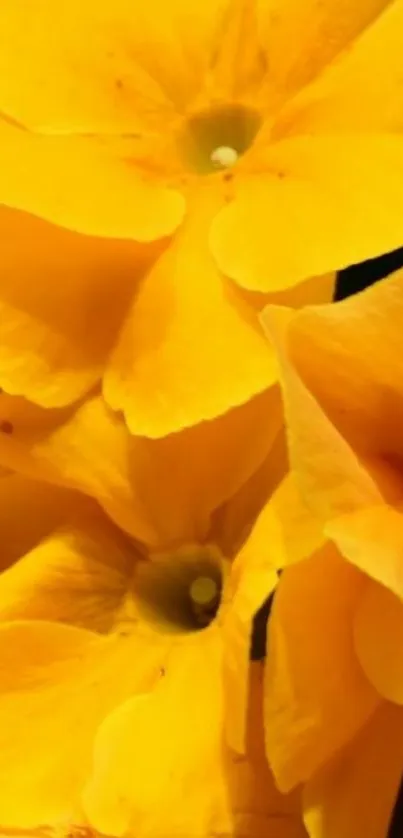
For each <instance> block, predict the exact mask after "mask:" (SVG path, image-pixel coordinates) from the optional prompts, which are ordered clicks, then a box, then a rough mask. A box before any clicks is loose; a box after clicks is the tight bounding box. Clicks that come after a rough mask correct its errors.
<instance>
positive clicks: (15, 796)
mask: <svg viewBox="0 0 403 838" xmlns="http://www.w3.org/2000/svg"><path fill="white" fill-rule="evenodd" d="M130 642H131V649H130V652H129V653H128V649H127V646H126V644H125V642H124V640H123V641H122V640H121V638H119V639H118V640H116V638H99V636H97V635H95V634H93V633H92V632H89V631H86V630H84V629H78V628H73V627H72V626H65V625H56V624H55V623H48V622H46V621H43V622H42V621H37V622H32V621H27V622H24V621H23V622H18V621H16V622H13V623H4V624H3V625H2V626H1V627H0V660H1V675H0V705H1V729H0V741H1V761H0V776H1V784H0V812H1V823H2V826H4V827H7V826H17V827H22V828H23V827H35V826H38V825H40V824H52V823H55V822H56V823H57V822H58V821H61V820H64V819H65V818H69V816H71V813H72V809H74V808H75V807H78V805H79V799H80V793H81V789H82V785H83V783H84V781H85V778H86V775H87V773H88V771H89V770H90V766H91V747H92V741H93V738H94V735H95V732H96V730H97V728H98V726H99V724H100V721H101V720H102V719H103V718H104V717H105V715H106V714H107V713H108V712H109V711H110V710H111V709H112V708H113V707H114V706H116V704H117V703H120V702H121V701H124V700H125V699H126V698H127V697H128V695H131V694H132V693H133V691H136V690H141V689H145V688H147V687H148V688H150V687H151V686H152V684H153V683H154V682H155V680H156V678H157V675H158V668H157V663H158V658H159V655H157V654H155V649H153V648H152V647H151V648H150V650H149V654H148V655H147V657H146V658H143V659H142V658H141V656H140V655H139V654H137V653H136V652H137V650H136V645H135V643H133V641H132V640H131V641H130ZM132 656H133V659H134V660H135V661H136V665H135V666H131V667H130V666H128V665H127V663H128V659H129V660H130V658H131V657H132Z"/></svg>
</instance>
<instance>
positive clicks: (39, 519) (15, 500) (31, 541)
mask: <svg viewBox="0 0 403 838" xmlns="http://www.w3.org/2000/svg"><path fill="white" fill-rule="evenodd" d="M80 505H83V499H82V498H78V497H77V496H75V495H74V493H73V492H68V491H66V490H64V489H58V488H56V487H54V486H52V487H50V486H47V485H46V484H44V483H37V482H36V481H33V480H26V479H25V478H24V477H21V476H20V475H17V474H13V473H10V474H8V475H5V476H4V477H2V478H1V480H0V568H1V570H4V569H5V568H6V567H9V566H10V565H12V564H13V563H14V562H15V561H17V559H19V558H20V557H21V556H24V555H25V553H28V552H29V551H30V550H31V549H32V548H33V547H35V545H36V544H38V542H39V541H41V540H42V539H43V538H46V537H47V536H49V535H50V534H51V533H52V532H53V531H54V530H55V529H57V528H58V527H59V526H60V525H61V524H62V522H63V521H64V520H65V518H66V515H68V514H69V513H70V512H71V511H72V509H75V511H77V506H80ZM84 505H85V504H84ZM22 521H23V522H24V525H23V526H21V522H22ZM3 578H4V574H3V576H1V577H0V579H3Z"/></svg>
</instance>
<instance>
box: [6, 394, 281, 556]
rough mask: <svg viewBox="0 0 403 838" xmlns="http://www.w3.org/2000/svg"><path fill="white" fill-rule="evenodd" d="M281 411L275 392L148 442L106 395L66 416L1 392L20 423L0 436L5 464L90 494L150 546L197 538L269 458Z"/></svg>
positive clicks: (14, 422)
mask: <svg viewBox="0 0 403 838" xmlns="http://www.w3.org/2000/svg"><path fill="white" fill-rule="evenodd" d="M280 411H281V405H280V402H279V398H278V393H277V392H275V391H269V392H267V393H264V394H262V395H261V396H258V397H256V398H255V399H252V400H251V401H249V402H248V403H247V404H245V405H244V406H242V407H240V408H237V409H235V410H233V411H230V412H229V413H227V414H226V415H225V416H223V417H221V418H219V419H217V420H215V421H214V422H206V423H203V424H200V425H198V426H196V427H195V428H190V429H188V430H186V431H183V432H182V433H180V434H173V435H171V436H168V437H165V438H163V439H161V440H148V439H146V438H144V437H131V436H130V434H129V433H128V431H127V428H126V427H125V425H124V423H123V421H122V420H121V419H119V418H118V417H115V416H113V414H112V413H111V412H110V411H108V410H107V409H106V407H105V404H104V403H103V401H102V399H100V398H93V399H89V400H88V401H87V402H85V403H84V404H83V405H81V406H80V407H79V408H78V409H76V411H74V412H71V411H70V413H66V412H63V413H62V414H61V415H60V413H59V412H58V411H49V410H41V409H40V408H36V409H35V408H32V406H31V405H29V404H27V403H25V402H23V401H22V400H21V399H12V398H8V397H7V396H5V395H3V396H1V395H0V419H1V420H3V422H4V421H6V422H9V423H10V425H11V426H12V427H13V433H12V434H5V433H3V434H2V433H0V462H1V463H3V464H4V465H6V466H9V467H10V468H18V470H19V471H22V472H23V473H25V474H28V475H29V476H31V477H37V478H41V479H45V480H49V481H51V482H56V483H62V484H65V485H67V486H70V487H73V488H75V489H79V490H81V491H84V492H86V493H87V494H90V495H92V496H93V497H95V498H96V499H97V500H98V501H99V502H100V503H101V504H102V505H103V506H104V508H105V509H106V511H107V512H108V514H110V515H111V516H112V517H113V518H114V519H115V520H116V522H117V523H118V525H119V526H120V527H122V528H123V529H125V530H127V531H128V532H129V533H130V534H131V535H133V536H134V537H135V538H137V539H139V540H140V541H144V542H146V543H147V544H149V545H150V546H153V547H158V546H160V547H166V546H167V544H169V543H171V542H176V543H177V542H178V541H182V542H184V541H185V542H186V541H188V542H192V541H195V542H197V541H199V540H203V538H205V537H206V534H207V532H208V530H209V527H210V519H211V517H212V515H213V513H214V512H215V510H216V509H217V508H218V507H220V506H221V505H222V504H223V503H224V502H226V501H228V500H229V498H231V497H232V495H234V494H235V493H236V492H237V491H238V490H239V489H240V487H241V486H242V485H243V483H245V482H246V481H247V480H248V479H249V478H250V477H251V475H252V474H253V473H254V472H255V471H256V469H257V468H259V466H260V464H261V463H262V462H263V460H264V459H265V457H266V456H267V454H268V451H269V450H270V447H271V444H272V440H273V435H274V434H275V433H276V432H277V429H278V427H279V424H280V421H281V416H280ZM0 427H1V425H0ZM181 464H182V465H181Z"/></svg>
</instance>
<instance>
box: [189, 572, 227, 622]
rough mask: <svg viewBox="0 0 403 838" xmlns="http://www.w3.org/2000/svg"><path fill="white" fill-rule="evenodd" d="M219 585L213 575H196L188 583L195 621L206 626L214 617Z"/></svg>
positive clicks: (218, 596)
mask: <svg viewBox="0 0 403 838" xmlns="http://www.w3.org/2000/svg"><path fill="white" fill-rule="evenodd" d="M220 593H221V591H220V587H219V584H218V581H217V579H214V577H213V576H197V577H196V579H194V580H193V582H192V583H191V585H190V588H189V595H190V601H191V608H192V612H193V614H194V617H195V620H196V621H197V623H198V624H199V625H200V627H202V626H208V625H209V623H211V621H212V620H213V619H214V617H215V615H216V613H217V609H218V605H219V602H220Z"/></svg>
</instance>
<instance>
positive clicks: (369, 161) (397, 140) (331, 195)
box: [210, 135, 403, 291]
mask: <svg viewBox="0 0 403 838" xmlns="http://www.w3.org/2000/svg"><path fill="white" fill-rule="evenodd" d="M253 164H254V170H255V172H256V174H249V175H245V176H244V177H243V178H242V179H240V182H239V184H238V186H237V185H236V184H235V186H234V190H236V191H235V193H234V200H233V201H232V202H231V203H230V204H228V205H227V206H226V207H224V208H223V209H222V210H221V212H220V213H219V214H218V215H217V217H216V218H215V220H214V222H213V224H212V231H211V237H210V240H211V247H212V252H213V255H214V257H215V259H216V260H217V264H218V266H219V268H220V269H221V270H222V271H223V272H224V273H225V274H227V275H228V276H230V277H231V278H232V279H234V280H235V281H236V282H237V283H239V285H241V286H242V287H243V288H247V289H249V290H252V291H253V290H255V291H279V290H281V289H284V288H287V287H289V286H292V285H294V284H296V283H298V282H301V281H302V280H304V279H306V278H307V277H309V276H318V275H320V274H326V273H328V272H331V271H334V270H338V269H340V268H343V267H345V266H347V265H350V264H352V263H353V262H361V261H362V260H364V259H369V258H371V257H373V256H378V255H379V254H382V253H385V252H387V251H389V250H393V249H394V248H397V247H399V246H400V244H401V241H402V232H401V217H402V213H403V195H402V191H401V190H400V189H399V184H400V182H401V179H402V177H403V138H402V137H398V136H393V135H383V136H382V135H379V136H378V135H374V136H369V135H368V136H364V135H362V136H360V135H356V136H354V135H346V136H334V137H333V136H332V137H315V136H314V137H309V136H302V137H298V138H295V139H290V140H288V141H287V140H286V141H283V142H279V143H275V144H273V145H272V146H271V147H268V148H267V150H265V151H264V153H263V155H262V157H261V158H260V159H259V156H258V155H257V156H256V159H255V158H254V159H253Z"/></svg>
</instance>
